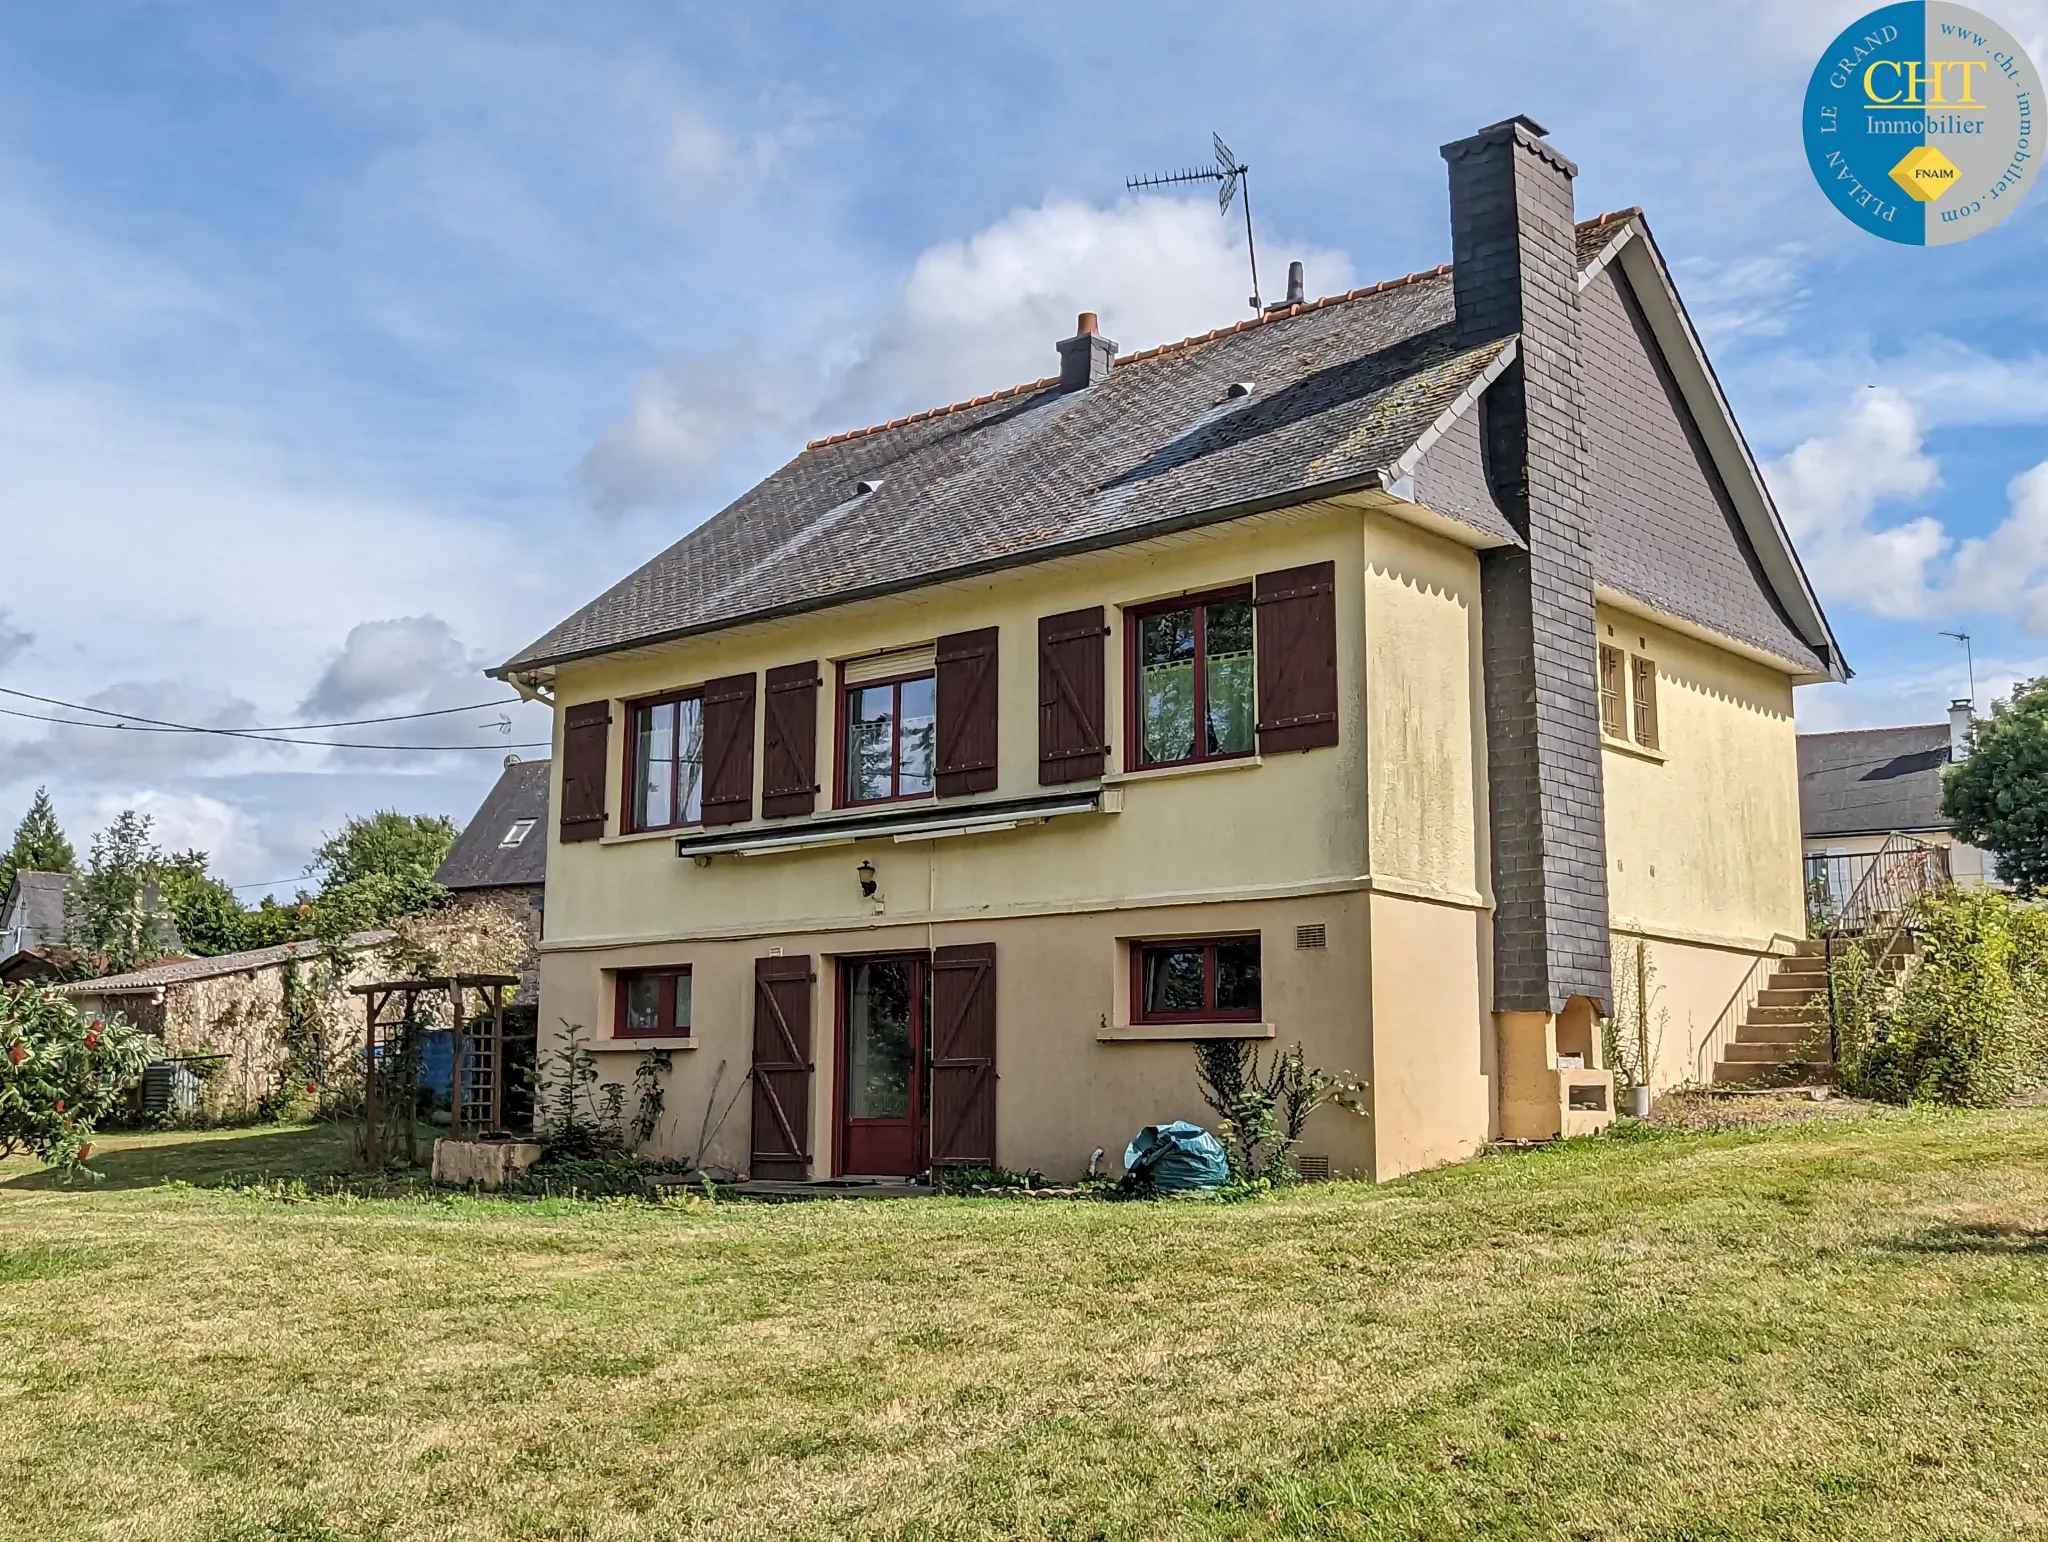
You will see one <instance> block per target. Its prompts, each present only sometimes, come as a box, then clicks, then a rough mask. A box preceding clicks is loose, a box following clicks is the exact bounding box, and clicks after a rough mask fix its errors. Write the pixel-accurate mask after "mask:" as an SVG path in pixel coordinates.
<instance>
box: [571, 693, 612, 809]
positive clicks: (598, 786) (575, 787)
mask: <svg viewBox="0 0 2048 1542" xmlns="http://www.w3.org/2000/svg"><path fill="white" fill-rule="evenodd" d="M611 727H612V704H611V703H610V702H608V701H586V702H584V703H582V704H581V705H579V706H574V707H570V708H569V709H568V710H567V711H565V712H564V713H563V714H562V819H561V824H562V839H563V840H564V841H594V840H596V839H597V838H598V837H599V836H601V835H603V834H604V816H605V808H604V802H605V796H604V795H605V790H606V785H607V783H609V781H610V777H608V776H607V775H606V774H605V762H606V759H607V758H608V755H609V746H610V743H611Z"/></svg>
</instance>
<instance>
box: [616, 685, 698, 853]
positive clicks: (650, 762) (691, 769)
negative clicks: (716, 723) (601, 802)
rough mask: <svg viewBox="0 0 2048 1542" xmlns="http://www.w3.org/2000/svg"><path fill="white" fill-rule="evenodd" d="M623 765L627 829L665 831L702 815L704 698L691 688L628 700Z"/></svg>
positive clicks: (689, 823)
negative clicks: (627, 770) (627, 772)
mask: <svg viewBox="0 0 2048 1542" xmlns="http://www.w3.org/2000/svg"><path fill="white" fill-rule="evenodd" d="M627 711H628V712H629V713H630V714H631V715H630V716H629V718H628V719H627V734H628V737H629V739H630V741H631V742H630V744H629V745H628V747H627V755H626V764H627V765H628V766H629V767H631V769H632V775H633V782H632V786H631V788H630V789H629V795H628V803H627V817H628V820H629V824H628V828H629V829H633V830H665V829H668V828H669V827H670V826H672V825H694V824H697V823H699V822H700V821H701V820H702V819H703V817H704V702H703V699H702V698H701V697H700V696H698V695H697V694H696V693H695V692H691V693H689V694H686V695H676V696H665V697H662V698H661V699H660V700H658V701H641V702H635V703H633V704H632V705H631V706H630V707H629V708H628V709H627Z"/></svg>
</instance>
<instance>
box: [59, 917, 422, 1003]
mask: <svg viewBox="0 0 2048 1542" xmlns="http://www.w3.org/2000/svg"><path fill="white" fill-rule="evenodd" d="M394 935H395V934H394V933H391V932H357V933H356V934H355V935H354V936H352V937H347V938H344V939H343V941H342V944H341V945H342V947H343V948H345V949H347V950H349V951H350V952H357V951H360V950H361V949H363V948H374V947H376V946H377V945H378V944H379V943H384V942H389V941H390V940H391V939H392V937H393V936H394ZM320 946H321V945H320V944H319V943H317V942H281V943H279V944H277V945H276V946H275V947H270V948H251V949H250V950H249V951H248V952H246V953H220V954H216V955H215V956H214V957H212V958H181V959H176V960H173V961H171V962H169V963H164V964H153V965H151V966H150V967H149V968H147V969H136V970H132V971H130V972H129V973H127V974H110V975H104V976H102V977H101V978H99V979H97V980H74V981H72V982H71V983H70V984H69V985H60V986H58V987H57V993H58V994H59V995H60V996H134V995H140V994H142V993H143V992H144V991H154V990H161V989H162V988H163V987H164V986H166V985H187V984H190V983H191V982H192V981H194V980H215V979H219V978H220V977H221V976H223V975H230V974H246V973H248V972H250V971H252V970H256V969H271V968H275V967H276V966H277V965H279V964H282V963H285V962H287V961H289V960H291V959H294V958H310V957H312V956H313V955H314V954H316V953H318V952H319V951H320Z"/></svg>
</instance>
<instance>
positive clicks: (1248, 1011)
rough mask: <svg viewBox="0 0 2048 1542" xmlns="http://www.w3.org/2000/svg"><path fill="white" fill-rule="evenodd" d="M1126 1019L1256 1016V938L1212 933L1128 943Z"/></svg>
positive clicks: (1247, 1019)
mask: <svg viewBox="0 0 2048 1542" xmlns="http://www.w3.org/2000/svg"><path fill="white" fill-rule="evenodd" d="M1131 974H1132V977H1133V978H1132V981H1131V986H1132V991H1131V995H1132V1001H1131V1020H1132V1021H1133V1022H1138V1023H1176V1022H1179V1023H1196V1022H1204V1023H1214V1022H1245V1023H1255V1022H1257V1021H1258V1020H1259V1012H1260V1000H1259V939H1258V938H1256V937H1217V938H1204V939H1199V940H1195V941H1189V942H1141V943H1133V944H1132V946H1131Z"/></svg>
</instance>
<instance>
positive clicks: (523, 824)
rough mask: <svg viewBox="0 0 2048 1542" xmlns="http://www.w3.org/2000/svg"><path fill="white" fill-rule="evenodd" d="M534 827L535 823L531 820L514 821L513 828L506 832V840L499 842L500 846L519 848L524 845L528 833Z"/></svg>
mask: <svg viewBox="0 0 2048 1542" xmlns="http://www.w3.org/2000/svg"><path fill="white" fill-rule="evenodd" d="M533 825H534V822H533V821H532V820H531V819H515V820H513V821H512V828H511V829H509V830H507V831H506V832H505V838H504V839H503V840H502V841H500V842H498V844H499V845H500V846H518V845H522V844H524V843H525V840H526V837H527V833H528V832H529V831H531V830H532V829H533Z"/></svg>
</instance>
